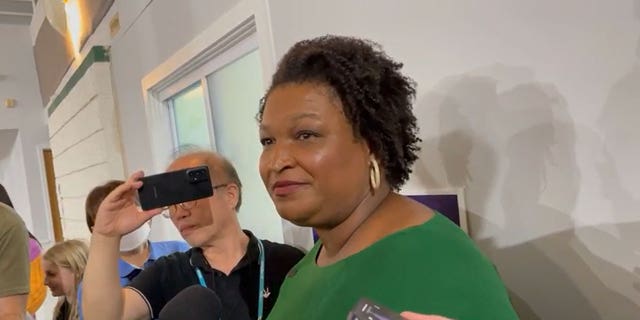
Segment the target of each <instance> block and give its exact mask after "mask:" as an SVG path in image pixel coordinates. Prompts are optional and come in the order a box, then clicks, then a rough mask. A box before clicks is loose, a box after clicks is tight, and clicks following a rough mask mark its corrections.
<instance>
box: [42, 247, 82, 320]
mask: <svg viewBox="0 0 640 320" xmlns="http://www.w3.org/2000/svg"><path fill="white" fill-rule="evenodd" d="M88 255H89V247H88V246H87V244H86V243H85V242H84V241H81V240H66V241H63V242H58V243H56V244H55V245H53V247H51V248H49V250H47V252H45V254H44V255H43V256H42V259H44V260H47V261H48V262H50V263H53V264H55V265H56V266H58V268H65V269H67V270H69V271H71V272H72V273H73V274H74V275H75V283H74V284H73V296H74V297H75V295H76V294H77V293H76V288H77V287H78V284H79V283H80V281H81V280H82V276H83V274H84V267H85V266H86V265H87V256H88ZM66 300H67V298H66V297H64V296H63V297H60V299H59V300H58V303H57V304H56V307H55V309H54V311H53V319H56V318H57V317H58V315H59V314H60V311H61V310H60V309H61V308H62V305H63V304H64V303H65V301H66ZM77 303H78V302H77V301H76V300H75V299H74V300H73V302H71V301H69V307H70V309H71V313H70V315H69V318H68V319H67V320H76V319H78V306H77Z"/></svg>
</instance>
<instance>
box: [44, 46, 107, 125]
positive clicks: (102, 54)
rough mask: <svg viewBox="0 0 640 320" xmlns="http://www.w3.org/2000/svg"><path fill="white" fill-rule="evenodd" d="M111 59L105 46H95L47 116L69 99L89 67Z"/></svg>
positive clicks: (50, 107)
mask: <svg viewBox="0 0 640 320" xmlns="http://www.w3.org/2000/svg"><path fill="white" fill-rule="evenodd" d="M110 60H111V59H110V57H109V49H108V48H107V47H105V46H93V47H91V50H89V53H87V56H86V57H84V60H82V63H81V64H80V65H79V66H78V69H76V71H74V72H73V75H71V77H69V80H68V81H67V83H65V85H64V87H62V90H60V93H58V94H57V95H56V97H55V98H53V99H52V100H51V104H49V108H48V110H47V114H48V116H49V117H51V115H52V114H53V112H54V111H56V109H57V108H58V106H59V105H60V103H61V102H62V101H63V100H64V98H66V97H67V95H68V94H69V92H71V90H72V89H73V88H74V87H75V86H76V84H78V81H80V79H82V77H84V75H85V73H87V70H89V67H91V66H92V65H93V64H94V63H96V62H109V61H110Z"/></svg>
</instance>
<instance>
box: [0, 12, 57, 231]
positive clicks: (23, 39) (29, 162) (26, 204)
mask: <svg viewBox="0 0 640 320" xmlns="http://www.w3.org/2000/svg"><path fill="white" fill-rule="evenodd" d="M0 39H2V46H1V47H2V49H0V103H1V104H0V130H2V129H14V130H17V135H16V138H15V140H14V141H15V143H14V144H13V147H10V146H9V144H2V145H0V149H3V151H2V152H0V153H6V154H7V155H8V156H9V158H10V160H8V162H6V163H5V165H4V166H3V167H2V168H0V169H1V170H3V172H0V176H2V177H3V180H2V181H1V182H2V183H3V184H4V185H5V187H6V188H7V189H8V191H9V193H10V195H11V198H12V201H13V202H14V205H15V207H16V209H17V211H18V212H19V213H20V214H21V215H22V217H23V219H24V220H25V222H26V224H27V226H28V227H29V229H30V230H31V231H32V232H33V233H34V234H35V235H36V236H37V237H38V238H40V240H41V241H43V242H48V241H50V240H51V239H52V238H53V232H52V230H50V225H49V223H48V221H49V220H50V213H49V211H48V204H47V202H46V201H48V200H47V199H48V195H47V194H46V193H45V189H44V178H43V176H44V169H43V167H42V160H41V158H42V155H41V148H42V147H44V146H46V145H48V139H47V126H46V117H45V114H44V111H43V108H42V102H41V99H40V90H39V89H38V81H37V78H36V69H35V62H34V59H33V51H32V48H31V38H30V35H29V27H28V26H12V25H2V24H0ZM8 98H12V99H15V100H16V102H17V103H16V106H15V108H11V109H8V108H5V107H4V100H5V99H8ZM7 148H12V149H11V151H8V153H7V150H6V149H7Z"/></svg>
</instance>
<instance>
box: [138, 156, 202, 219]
mask: <svg viewBox="0 0 640 320" xmlns="http://www.w3.org/2000/svg"><path fill="white" fill-rule="evenodd" d="M140 180H141V181H142V183H143V184H142V187H141V188H140V189H138V201H139V202H140V207H141V208H142V210H151V209H156V208H164V207H168V206H171V205H174V204H179V203H183V202H189V201H193V200H198V199H202V198H207V197H210V196H211V195H213V186H212V184H211V177H210V176H209V168H208V167H207V166H200V167H193V168H187V169H183V170H178V171H170V172H165V173H161V174H156V175H152V176H147V177H143V178H142V179H140Z"/></svg>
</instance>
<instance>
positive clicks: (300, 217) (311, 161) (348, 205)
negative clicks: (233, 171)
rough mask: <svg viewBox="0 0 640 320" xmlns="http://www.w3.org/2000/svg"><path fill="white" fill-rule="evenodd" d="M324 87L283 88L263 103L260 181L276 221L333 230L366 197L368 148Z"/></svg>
mask: <svg viewBox="0 0 640 320" xmlns="http://www.w3.org/2000/svg"><path fill="white" fill-rule="evenodd" d="M342 110H343V107H342V103H341V102H340V99H339V98H338V96H337V95H335V94H334V93H333V91H332V90H331V89H330V88H329V87H328V86H324V85H319V84H312V83H294V84H285V85H281V86H278V87H276V88H275V89H274V90H272V91H271V93H270V94H269V96H268V97H267V101H266V104H265V108H264V112H263V115H262V122H261V124H260V142H261V143H262V145H263V150H262V155H261V156H260V175H261V177H262V180H263V182H264V184H265V186H266V188H267V190H268V192H269V195H270V196H271V199H272V200H273V202H274V204H275V206H276V209H277V210H278V213H279V214H280V216H282V217H283V218H284V219H287V220H289V221H292V222H293V223H296V224H298V225H304V226H312V227H319V228H332V227H334V226H336V225H338V224H339V223H340V222H342V221H344V220H345V219H346V218H347V217H348V216H349V214H351V213H352V212H353V210H355V208H356V207H357V206H358V205H359V204H360V203H361V202H362V201H363V200H364V199H365V197H366V196H367V195H368V193H369V148H368V146H367V143H366V142H365V141H364V139H357V138H355V137H354V134H353V129H352V126H351V125H350V124H349V122H348V121H347V118H346V117H345V115H344V113H343V111H342Z"/></svg>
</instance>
